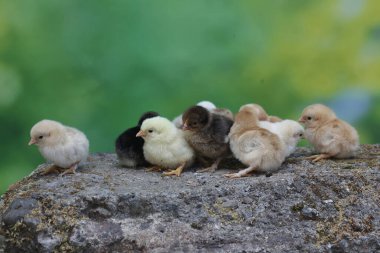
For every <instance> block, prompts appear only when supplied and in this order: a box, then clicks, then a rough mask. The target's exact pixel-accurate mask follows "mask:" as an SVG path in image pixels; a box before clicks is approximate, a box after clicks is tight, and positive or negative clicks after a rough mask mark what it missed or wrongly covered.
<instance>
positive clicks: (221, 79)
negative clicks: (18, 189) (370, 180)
mask: <svg viewBox="0 0 380 253" xmlns="http://www.w3.org/2000/svg"><path fill="white" fill-rule="evenodd" d="M379 13H380V1H376V0H372V1H371V0H368V1H366V0H336V1H333V0H331V1H330V0H325V1H321V0H299V1H296V0H288V1H287V0H275V1H261V0H257V1H254V0H247V1H227V0H208V1H205V0H191V1H178V0H161V1H155V0H134V1H128V0H112V1H100V0H87V1H85V0H82V1H80V0H79V1H78V0H75V1H74V0H65V1H62V0H34V1H27V0H24V1H22V0H12V1H9V0H0V118H1V124H0V137H1V145H0V148H1V150H0V151H1V155H0V156H1V162H0V193H1V192H4V191H5V190H6V189H7V187H8V185H9V184H11V183H13V182H15V181H17V180H19V179H21V178H22V177H24V176H26V175H27V174H29V173H30V172H31V171H32V170H33V169H34V168H36V166H37V165H38V164H41V163H42V162H43V158H42V157H41V156H40V154H39V152H38V150H37V148H36V147H29V146H27V143H28V141H29V131H30V128H31V127H32V126H33V124H34V123H36V122H37V121H39V120H41V119H44V118H48V119H54V120H58V121H61V122H63V123H64V124H67V125H71V126H75V127H77V128H79V129H81V130H83V131H84V132H85V133H86V134H87V136H88V138H89V139H90V142H91V152H113V145H114V140H115V138H116V137H117V136H118V134H119V133H121V132H122V131H123V130H124V129H125V128H128V127H131V126H134V125H135V124H136V121H137V119H138V117H139V116H140V114H141V113H143V112H145V111H147V110H155V111H158V112H159V113H161V114H162V115H164V116H166V117H169V118H173V117H174V116H176V115H177V114H179V113H181V112H183V110H185V109H186V108H187V107H188V106H189V105H192V104H195V103H197V102H199V101H200V100H210V101H212V102H214V103H215V104H216V105H217V106H220V107H228V108H230V109H232V110H233V111H235V112H236V110H237V109H238V108H239V107H240V105H242V104H245V103H249V102H255V103H259V104H262V105H263V106H264V108H265V109H266V110H267V111H268V112H269V113H270V114H275V115H278V116H280V117H287V118H292V119H296V118H298V117H299V115H300V113H301V111H302V109H303V108H304V107H305V106H306V105H308V104H310V103H314V102H323V103H326V104H328V105H330V106H332V107H333V109H334V110H335V111H336V112H337V114H338V116H340V117H341V118H343V119H345V120H347V121H349V122H350V123H352V124H353V125H354V126H355V127H356V128H357V129H358V130H359V132H360V136H361V142H362V143H378V142H379V140H380V131H379V129H380V15H379Z"/></svg>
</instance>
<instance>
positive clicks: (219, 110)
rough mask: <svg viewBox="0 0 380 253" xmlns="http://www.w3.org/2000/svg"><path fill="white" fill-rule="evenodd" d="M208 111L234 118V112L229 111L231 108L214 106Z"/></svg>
mask: <svg viewBox="0 0 380 253" xmlns="http://www.w3.org/2000/svg"><path fill="white" fill-rule="evenodd" d="M210 112H212V113H215V114H219V115H222V116H224V117H226V118H229V119H230V120H232V121H233V120H234V114H233V113H232V112H231V110H229V109H226V108H214V109H212V110H210Z"/></svg>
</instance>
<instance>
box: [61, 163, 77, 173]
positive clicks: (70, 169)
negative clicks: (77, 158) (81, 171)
mask: <svg viewBox="0 0 380 253" xmlns="http://www.w3.org/2000/svg"><path fill="white" fill-rule="evenodd" d="M77 168H78V163H75V164H73V165H71V167H70V168H68V169H67V170H65V171H64V172H63V173H62V174H61V176H63V175H66V174H75V173H76V169H77Z"/></svg>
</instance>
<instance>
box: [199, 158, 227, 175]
mask: <svg viewBox="0 0 380 253" xmlns="http://www.w3.org/2000/svg"><path fill="white" fill-rule="evenodd" d="M220 161H222V158H220V157H219V158H218V159H216V161H215V162H214V163H213V164H212V165H211V166H210V167H208V168H204V169H200V170H197V172H200V173H203V172H210V173H213V172H215V170H216V168H218V165H219V163H220Z"/></svg>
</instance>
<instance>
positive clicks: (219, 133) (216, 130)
mask: <svg viewBox="0 0 380 253" xmlns="http://www.w3.org/2000/svg"><path fill="white" fill-rule="evenodd" d="M182 120H183V122H184V123H183V127H182V129H183V130H184V131H185V139H186V141H187V142H188V143H189V144H190V146H191V147H192V148H193V149H194V151H195V154H196V156H197V157H198V158H199V159H201V161H205V160H206V159H211V160H212V161H214V162H213V164H212V165H211V166H210V167H208V168H205V169H202V170H199V172H206V171H208V172H214V171H215V170H216V168H217V167H218V165H219V163H220V161H221V160H222V159H223V157H224V156H225V155H227V154H228V153H229V144H228V133H229V131H230V128H231V126H232V124H233V121H232V120H231V119H230V118H228V117H225V116H223V114H222V115H220V114H215V113H211V112H210V111H208V110H207V109H206V108H203V107H202V106H192V107H190V108H189V109H188V110H187V111H186V112H185V113H184V114H183V117H182Z"/></svg>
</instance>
